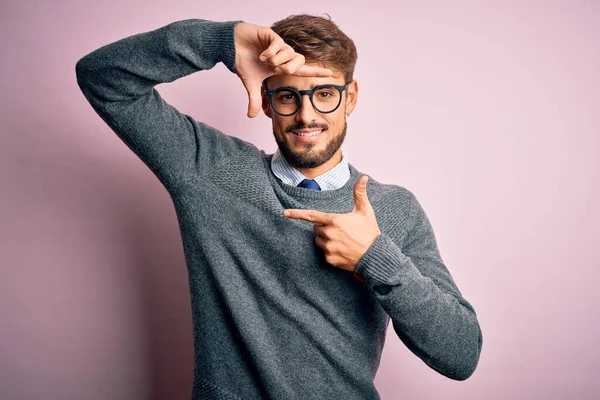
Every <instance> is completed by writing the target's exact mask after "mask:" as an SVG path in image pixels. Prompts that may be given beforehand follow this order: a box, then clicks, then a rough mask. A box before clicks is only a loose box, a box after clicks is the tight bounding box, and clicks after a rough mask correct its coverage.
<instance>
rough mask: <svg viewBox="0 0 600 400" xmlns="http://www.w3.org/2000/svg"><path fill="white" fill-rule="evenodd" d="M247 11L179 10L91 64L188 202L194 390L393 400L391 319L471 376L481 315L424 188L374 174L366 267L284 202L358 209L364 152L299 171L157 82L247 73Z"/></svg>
mask: <svg viewBox="0 0 600 400" xmlns="http://www.w3.org/2000/svg"><path fill="white" fill-rule="evenodd" d="M238 22H240V21H228V22H214V21H207V20H201V19H187V20H181V21H176V22H173V23H170V24H168V25H166V26H163V27H160V28H158V29H155V30H152V31H148V32H143V33H139V34H135V35H132V36H129V37H126V38H124V39H121V40H118V41H116V42H114V43H110V44H108V45H105V46H103V47H100V48H98V49H97V50H95V51H92V52H91V53H89V54H87V55H85V56H84V57H82V58H81V59H80V60H79V61H78V62H77V64H76V76H77V82H78V85H79V87H80V89H81V90H82V92H83V94H84V96H85V98H86V99H87V100H88V101H89V103H90V105H91V106H92V108H93V109H94V110H95V112H96V113H97V114H98V115H99V116H100V117H101V118H102V119H103V121H104V122H105V123H106V124H107V125H109V127H110V128H111V129H112V131H114V132H115V133H116V134H117V135H118V136H119V138H120V139H121V140H122V141H123V142H124V143H125V144H126V145H127V146H128V147H129V148H130V149H131V150H132V151H133V152H134V153H135V154H136V155H137V156H138V157H139V158H140V159H141V160H142V161H143V162H144V163H145V164H146V165H147V166H148V168H150V170H151V171H152V172H153V173H154V174H155V175H156V177H157V178H158V179H159V181H160V182H161V183H162V185H163V186H164V187H165V188H166V190H167V191H168V193H169V195H170V197H171V199H172V201H173V204H174V207H175V211H176V215H177V220H178V224H179V227H180V231H181V237H182V242H183V248H184V252H185V260H186V265H187V269H188V275H189V288H190V292H191V311H192V319H193V335H194V381H193V387H192V388H191V398H192V399H195V400H200V399H232V400H240V399H277V400H285V399H303V400H310V399H315V400H317V399H319V400H321V399H340V400H354V399H356V400H358V399H361V400H365V399H379V398H380V396H379V394H378V392H377V389H376V387H375V385H374V382H373V380H374V378H375V375H376V372H377V369H378V367H379V363H380V357H381V353H382V349H383V346H384V341H385V337H386V330H387V327H388V324H389V322H390V320H391V322H392V325H393V329H394V331H395V333H396V334H397V336H398V338H399V339H400V340H401V341H402V342H403V343H404V344H405V345H406V346H407V348H408V349H410V351H411V352H412V353H414V354H415V355H416V356H418V357H419V358H420V359H421V360H422V361H423V362H424V363H426V364H427V365H428V366H429V367H431V369H433V370H435V371H437V372H438V373H440V374H442V375H444V376H446V377H448V378H450V379H454V380H464V379H467V378H468V377H469V376H471V374H472V373H473V372H474V370H475V368H476V366H477V364H478V361H479V355H480V352H481V347H482V333H481V329H480V326H479V323H478V320H477V316H476V313H475V310H474V308H473V306H472V305H471V304H470V303H469V302H468V301H467V300H466V299H465V298H464V297H463V296H462V294H461V292H460V291H459V289H458V288H457V286H456V284H455V282H454V280H453V278H452V276H451V275H450V272H449V270H448V269H447V267H446V266H445V264H444V262H443V260H442V258H441V256H440V253H439V250H438V247H437V244H436V239H435V235H434V232H433V229H432V226H431V224H430V222H429V220H428V217H427V215H426V214H425V211H424V209H423V207H422V206H421V205H420V203H419V202H418V201H417V199H416V198H415V196H414V194H413V193H412V192H411V191H409V190H408V189H406V188H404V187H402V186H399V185H393V184H384V183H380V182H378V181H377V180H376V179H374V178H373V177H370V179H369V181H368V184H367V193H368V198H369V201H370V203H371V204H372V206H373V208H374V210H375V215H376V218H377V222H378V225H379V228H380V230H381V234H380V235H379V236H378V237H377V239H376V240H375V241H374V242H373V244H372V245H371V246H370V247H369V249H368V250H367V251H366V253H365V254H364V255H363V256H362V257H361V258H360V260H359V262H358V264H357V266H356V272H358V273H360V274H361V275H363V276H364V277H365V280H364V281H360V280H358V279H357V278H356V277H354V276H353V274H352V273H351V272H349V271H346V270H342V269H341V268H336V267H334V266H332V265H329V264H328V263H327V262H326V261H325V256H324V251H323V250H322V249H321V248H319V247H318V246H317V245H316V244H315V233H314V232H313V224H312V223H311V222H308V221H303V220H295V219H287V218H285V217H283V210H284V209H286V208H302V209H317V210H320V211H324V212H328V213H348V212H351V211H352V209H353V205H354V197H353V190H354V186H355V184H356V182H357V180H358V178H359V177H360V176H361V175H362V174H363V173H361V172H359V171H358V170H357V169H356V168H355V167H354V166H352V164H349V166H350V172H351V177H350V179H349V180H348V182H347V183H346V184H345V185H344V186H343V187H341V188H339V189H335V190H327V191H317V190H310V189H305V188H301V187H294V186H291V185H288V184H285V183H283V182H281V180H279V179H278V178H276V177H275V176H274V175H273V173H272V171H271V168H270V162H271V159H272V156H273V155H272V154H266V153H265V152H264V151H263V150H259V149H258V148H257V147H256V146H255V145H253V144H251V143H249V142H247V141H244V140H242V139H239V138H237V137H235V136H230V135H227V134H225V133H223V132H221V131H219V130H217V129H216V128H214V127H211V126H209V125H207V124H205V123H202V122H199V121H197V120H195V119H194V118H192V117H191V116H189V115H186V114H183V113H181V112H179V111H178V110H177V109H176V108H174V107H173V106H171V105H170V104H168V103H167V102H165V100H164V99H163V98H162V97H161V96H160V95H159V93H158V91H157V90H156V89H155V88H154V86H156V85H157V84H160V83H165V82H172V81H174V80H176V79H178V78H181V77H183V76H186V75H189V74H192V73H194V72H198V71H201V70H209V69H211V68H212V67H214V66H215V65H216V64H217V63H218V62H222V63H223V64H224V65H225V66H227V68H228V69H229V70H230V71H231V72H235V56H236V53H235V42H234V27H235V25H236V24H237V23H238ZM205 95H208V94H205ZM399 390H401V388H399Z"/></svg>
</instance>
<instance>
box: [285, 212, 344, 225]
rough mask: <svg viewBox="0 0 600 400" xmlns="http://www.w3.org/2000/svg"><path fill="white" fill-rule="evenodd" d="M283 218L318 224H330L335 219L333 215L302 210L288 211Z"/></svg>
mask: <svg viewBox="0 0 600 400" xmlns="http://www.w3.org/2000/svg"><path fill="white" fill-rule="evenodd" d="M283 216H284V217H287V218H292V219H303V220H305V221H309V222H315V223H317V224H329V223H331V220H332V218H333V214H329V213H324V212H322V211H318V210H300V209H293V208H290V209H287V210H284V211H283Z"/></svg>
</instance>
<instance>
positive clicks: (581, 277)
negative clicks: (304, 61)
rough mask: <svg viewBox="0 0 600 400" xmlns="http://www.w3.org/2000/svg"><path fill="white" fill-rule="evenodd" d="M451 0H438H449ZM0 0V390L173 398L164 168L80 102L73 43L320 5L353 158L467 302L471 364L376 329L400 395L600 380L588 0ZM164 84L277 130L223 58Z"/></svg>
mask: <svg viewBox="0 0 600 400" xmlns="http://www.w3.org/2000/svg"><path fill="white" fill-rule="evenodd" d="M450 3H452V4H450ZM1 7H2V10H1V12H0V15H1V17H0V22H1V23H0V46H1V54H2V63H1V64H0V68H1V74H0V129H1V142H0V188H1V196H0V221H1V225H0V226H1V229H0V263H1V268H0V398H2V399H7V400H8V399H10V400H25V399H41V398H44V399H57V400H58V399H61V400H67V399H68V400H71V399H86V400H88V399H89V400H95V399H156V400H158V399H161V400H162V399H187V398H189V392H190V389H191V383H192V369H193V348H192V326H191V316H190V299H189V289H188V282H187V272H186V266H185V262H184V257H183V249H182V243H181V238H180V235H179V230H178V226H177V220H176V216H175V213H174V209H173V207H172V203H171V200H170V198H169V196H168V194H167V192H166V190H165V189H164V188H163V187H162V186H161V185H160V183H159V182H158V180H157V179H156V178H155V177H154V176H153V175H152V174H151V172H150V170H148V169H147V168H146V167H145V166H144V164H143V163H142V162H141V161H140V160H139V159H137V158H136V156H135V155H134V154H133V153H132V152H130V150H129V149H127V148H126V146H125V145H124V144H123V143H122V142H120V140H119V139H118V138H117V136H116V135H115V134H114V133H113V132H112V131H111V130H110V128H108V126H106V125H105V124H104V123H103V122H102V120H101V119H100V118H99V117H98V116H97V114H95V112H94V111H93V110H92V108H91V107H90V106H89V104H88V103H87V102H86V100H85V99H84V97H83V95H82V94H81V92H80V90H79V88H78V86H77V84H76V79H75V63H76V61H77V60H78V59H79V58H81V57H83V56H84V55H85V54H87V53H89V52H91V51H92V50H95V49H96V48H98V47H100V46H102V45H104V44H107V43H110V42H113V41H116V40H118V39H121V38H124V37H126V36H129V35H132V34H135V33H140V32H144V31H149V30H153V29H156V28H159V27H161V26H164V25H166V24H168V23H170V22H173V21H176V20H181V19H188V18H204V19H210V20H217V21H227V20H237V19H242V20H245V21H247V22H253V23H257V24H261V25H267V26H268V25H270V24H271V23H272V22H274V21H275V20H278V19H281V18H284V17H286V16H287V15H290V14H295V13H301V12H308V13H313V14H321V15H323V13H325V12H327V13H329V14H330V15H331V16H332V18H333V20H334V21H335V22H336V23H338V24H339V26H340V27H341V28H342V29H343V30H344V31H345V32H346V33H347V34H348V35H349V36H350V37H352V38H353V39H354V41H355V43H356V45H357V47H358V53H359V59H358V64H357V69H356V74H355V76H356V78H357V80H358V82H359V85H360V93H359V101H358V106H357V108H356V110H355V112H354V113H353V114H352V116H351V117H350V118H349V120H348V123H349V127H348V136H347V139H346V142H345V143H344V148H345V150H346V151H347V153H348V157H349V161H350V162H351V163H352V164H354V165H355V166H357V167H358V168H359V169H360V170H363V171H364V172H367V173H369V174H370V175H372V176H373V177H374V178H376V179H377V180H379V181H381V182H384V183H391V184H398V185H402V186H404V187H406V188H408V189H410V190H411V191H413V192H414V193H415V195H416V196H417V198H418V199H419V200H420V202H421V203H422V204H423V206H424V208H425V210H426V212H427V214H428V216H429V218H430V221H431V223H432V225H433V227H434V230H435V233H436V237H437V240H438V246H439V248H440V251H441V254H442V257H443V259H444V261H445V263H446V265H447V266H448V268H449V269H450V271H451V273H452V275H453V277H454V279H455V281H456V282H457V284H458V286H459V289H460V290H461V291H462V293H463V294H464V296H465V297H466V298H467V299H468V300H469V301H470V302H471V303H472V304H473V305H474V307H475V309H476V311H477V314H478V317H479V321H480V323H481V326H482V330H483V336H484V341H483V351H482V354H481V359H480V363H479V366H478V368H477V370H476V371H475V373H474V374H473V376H471V377H470V378H469V379H468V380H466V381H464V382H457V381H452V380H450V379H448V378H445V377H443V376H441V375H440V374H438V373H437V372H435V371H434V370H432V369H430V368H429V367H427V366H426V365H425V364H424V363H423V362H422V361H421V360H420V359H418V358H417V357H416V356H415V355H413V354H412V353H411V352H410V351H409V350H407V348H406V347H405V346H404V344H403V343H402V342H401V341H400V340H399V339H398V337H397V336H396V335H395V333H394V331H393V330H392V328H391V325H390V329H389V331H388V339H387V342H386V347H385V350H384V354H383V359H382V363H381V367H380V370H379V373H378V375H377V378H376V380H375V383H376V385H377V387H378V388H379V390H380V392H381V395H382V398H383V399H384V400H395V399H403V400H409V399H426V400H427V399H490V400H494V399H597V398H599V397H600V383H599V380H598V371H599V370H600V361H599V360H600V350H599V349H600V322H599V321H600V312H599V307H598V306H599V304H600V301H599V300H600V296H599V294H598V293H599V289H598V281H599V279H600V272H599V267H600V249H599V248H600V239H599V238H600V232H599V231H600V229H599V222H600V218H599V217H600V207H599V204H600V201H599V199H598V197H599V196H598V195H599V189H598V183H599V181H600V180H599V177H598V171H599V165H598V152H599V149H600V129H599V126H600V116H599V115H600V73H599V72H598V71H600V23H599V21H600V2H598V1H568V0H564V1H543V2H542V1H539V2H534V1H517V0H515V1H495V2H492V1H487V2H476V1H471V2H457V1H454V2H444V1H438V2H422V1H414V2H407V1H401V2H395V5H392V2H390V1H384V0H371V1H365V2H356V3H352V2H339V1H338V2H335V1H327V0H318V1H317V0H310V1H303V2H282V1H279V2H278V1H265V0H261V1H252V2H250V1H241V0H238V1H233V2H225V1H220V2H219V1H214V2H201V1H195V2H194V1H171V2H166V1H163V2H149V1H134V0H119V1H96V2H91V1H61V2H43V1H37V2H34V1H29V2H17V1H15V0H13V1H8V2H3V4H2V6H1ZM158 89H159V91H160V92H161V94H162V95H163V97H164V98H165V99H166V100H167V101H169V102H170V103H171V104H173V105H175V106H176V107H177V108H179V109H180V110H181V111H182V112H185V113H189V114H190V115H192V116H193V117H194V118H196V119H198V120H201V121H203V122H206V123H208V124H211V125H213V126H215V127H217V128H219V129H221V130H223V131H224V132H226V133H229V134H233V135H236V136H238V137H240V138H243V139H245V140H248V141H251V142H253V143H255V144H256V145H257V146H258V147H259V148H262V149H264V150H266V151H268V152H273V151H275V149H276V144H275V141H274V139H273V136H272V132H271V126H270V120H269V119H267V118H266V117H265V116H264V115H262V114H261V115H260V116H259V117H257V118H256V119H248V118H247V117H246V115H245V114H246V107H247V98H246V93H245V90H244V88H243V86H242V85H241V83H240V81H239V79H238V78H237V77H236V76H235V75H234V74H232V73H230V72H229V71H228V70H227V69H226V68H225V67H224V66H223V65H222V64H220V65H218V66H217V67H215V68H214V69H213V70H211V71H206V72H200V73H196V74H192V75H190V76H187V77H185V78H182V79H180V80H178V81H176V82H173V83H170V84H165V85H159V87H158Z"/></svg>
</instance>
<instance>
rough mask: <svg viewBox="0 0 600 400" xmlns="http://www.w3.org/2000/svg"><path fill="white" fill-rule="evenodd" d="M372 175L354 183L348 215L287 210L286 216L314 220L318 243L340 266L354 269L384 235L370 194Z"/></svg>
mask: <svg viewBox="0 0 600 400" xmlns="http://www.w3.org/2000/svg"><path fill="white" fill-rule="evenodd" d="M368 180H369V177H368V176H366V175H363V176H361V177H360V178H359V179H358V181H357V182H356V185H355V186H354V208H353V210H352V211H351V212H350V213H348V214H334V213H325V212H321V211H318V210H303V209H287V210H284V212H283V215H284V216H285V217H287V218H294V219H302V220H305V221H310V222H314V232H315V233H316V234H317V237H316V238H315V243H316V244H317V246H319V247H320V248H322V249H323V250H325V260H326V261H327V262H328V263H329V264H331V265H333V266H335V267H338V268H341V269H344V270H347V271H355V269H356V264H357V263H358V260H360V258H361V257H362V255H363V254H364V253H365V252H366V251H367V250H368V249H369V247H370V246H371V244H372V243H373V242H374V241H375V239H377V237H378V236H379V235H380V234H381V231H380V230H379V225H378V224H377V219H376V218H375V211H374V210H373V207H372V206H371V203H370V202H369V198H368V197H367V181H368Z"/></svg>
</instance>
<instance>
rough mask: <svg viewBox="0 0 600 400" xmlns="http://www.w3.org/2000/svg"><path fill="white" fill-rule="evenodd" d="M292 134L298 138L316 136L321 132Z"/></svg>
mask: <svg viewBox="0 0 600 400" xmlns="http://www.w3.org/2000/svg"><path fill="white" fill-rule="evenodd" d="M294 133H295V134H296V135H298V136H317V135H318V134H319V133H321V131H315V132H309V133H300V132H294Z"/></svg>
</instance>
